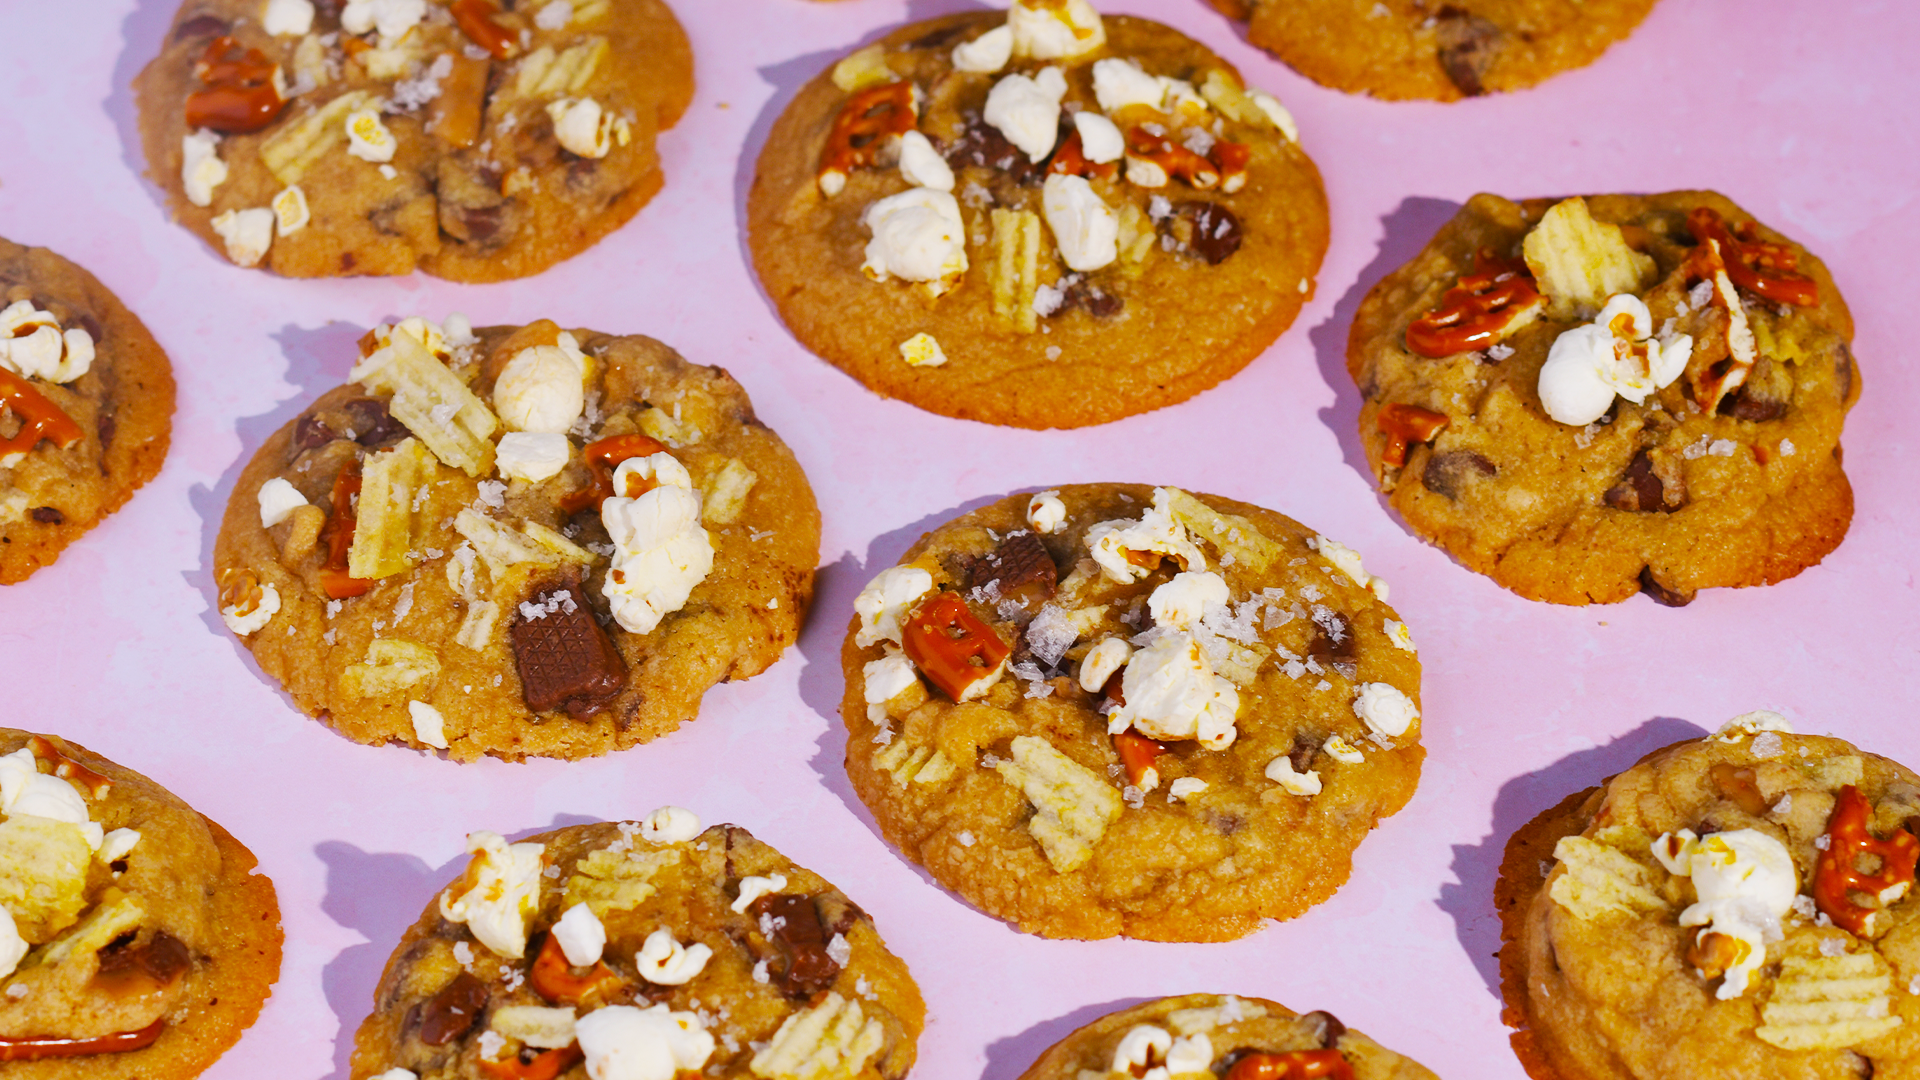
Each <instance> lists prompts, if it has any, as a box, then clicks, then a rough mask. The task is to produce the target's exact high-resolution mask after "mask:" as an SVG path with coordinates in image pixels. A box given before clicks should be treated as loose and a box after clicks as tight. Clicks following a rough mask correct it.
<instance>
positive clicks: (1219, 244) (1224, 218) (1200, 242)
mask: <svg viewBox="0 0 1920 1080" xmlns="http://www.w3.org/2000/svg"><path fill="white" fill-rule="evenodd" d="M1180 213H1181V214H1182V215H1184V216H1185V217H1186V219H1187V220H1188V221H1189V222H1190V223H1191V224H1192V225H1193V237H1192V238H1191V239H1189V240H1188V241H1187V246H1188V247H1189V248H1191V249H1193V253H1194V254H1195V255H1198V256H1200V257H1201V258H1202V259H1205V260H1206V261H1207V265H1208V266H1218V265H1220V264H1221V263H1222V262H1225V261H1226V259H1227V256H1229V255H1232V254H1233V253H1234V252H1236V251H1239V250H1240V240H1241V232H1240V219H1239V218H1238V217H1235V216H1234V213H1233V211H1231V210H1229V209H1227V208H1226V207H1224V206H1222V205H1220V204H1219V203H1215V202H1190V203H1182V204H1181V206H1180Z"/></svg>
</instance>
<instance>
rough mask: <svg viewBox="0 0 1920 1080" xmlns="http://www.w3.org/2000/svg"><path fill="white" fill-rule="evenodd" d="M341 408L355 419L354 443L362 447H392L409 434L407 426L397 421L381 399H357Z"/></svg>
mask: <svg viewBox="0 0 1920 1080" xmlns="http://www.w3.org/2000/svg"><path fill="white" fill-rule="evenodd" d="M340 407H341V408H342V409H345V410H346V411H347V415H348V416H351V417H353V441H354V442H357V443H359V444H360V445H361V446H365V447H369V448H374V449H378V448H380V447H385V446H392V445H394V444H396V443H399V442H400V441H401V440H403V439H405V438H406V437H407V435H408V434H409V432H408V431H407V425H405V424H403V423H401V422H400V421H398V420H395V419H394V418H393V414H392V413H390V412H388V411H387V403H386V402H384V401H381V400H380V399H379V398H355V399H354V400H352V401H349V402H347V403H346V404H345V405H342V406H340Z"/></svg>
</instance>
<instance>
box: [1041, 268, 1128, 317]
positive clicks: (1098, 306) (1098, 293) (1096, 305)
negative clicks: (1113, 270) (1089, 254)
mask: <svg viewBox="0 0 1920 1080" xmlns="http://www.w3.org/2000/svg"><path fill="white" fill-rule="evenodd" d="M1075 276H1076V277H1078V275H1075ZM1126 306H1127V302H1126V301H1125V300H1122V299H1121V298H1119V297H1118V296H1115V295H1113V294H1112V293H1110V292H1108V291H1106V290H1105V289H1102V288H1101V287H1100V286H1098V285H1090V284H1088V283H1087V282H1086V280H1085V279H1081V280H1077V281H1075V282H1074V283H1073V284H1071V285H1069V286H1067V290H1066V292H1064V293H1062V294H1061V295H1060V306H1059V307H1057V308H1055V309H1054V310H1053V311H1052V312H1051V313H1050V314H1049V315H1048V316H1047V317H1048V318H1058V317H1060V316H1062V315H1065V314H1066V313H1067V312H1069V311H1072V310H1073V309H1074V308H1085V309H1086V310H1087V314H1089V315H1091V316H1093V317H1094V318H1096V319H1111V318H1113V317H1114V316H1115V315H1118V314H1120V312H1121V310H1122V309H1124V308H1125V307H1126Z"/></svg>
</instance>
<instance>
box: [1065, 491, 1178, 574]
mask: <svg viewBox="0 0 1920 1080" xmlns="http://www.w3.org/2000/svg"><path fill="white" fill-rule="evenodd" d="M1173 492H1174V489H1172V488H1155V489H1154V492H1153V505H1152V506H1150V507H1148V509H1147V511H1146V512H1145V513H1144V514H1142V515H1141V517H1140V520H1139V521H1137V522H1135V521H1127V520H1124V519H1122V520H1116V521H1102V522H1099V523H1098V524H1095V525H1093V526H1090V527H1089V528H1088V529H1087V537H1086V539H1087V547H1088V548H1089V549H1091V553H1092V555H1093V561H1094V562H1095V563H1098V564H1099V566H1100V569H1101V570H1102V571H1103V572H1105V574H1106V576H1107V578H1108V579H1109V580H1111V581H1115V582H1118V583H1120V584H1123V585H1124V584H1128V583H1131V582H1134V581H1138V580H1139V579H1141V578H1143V577H1146V576H1147V575H1148V574H1149V573H1151V572H1152V569H1153V567H1152V565H1151V564H1148V565H1141V564H1140V563H1137V562H1134V561H1133V560H1132V559H1130V558H1129V557H1128V555H1129V553H1139V554H1145V555H1153V554H1160V555H1166V556H1169V557H1171V558H1172V559H1174V561H1176V562H1178V563H1179V564H1180V568H1181V569H1182V570H1205V569H1206V568H1207V557H1206V556H1205V555H1204V554H1202V553H1201V551H1200V549H1199V548H1198V547H1196V546H1195V545H1194V543H1193V540H1192V538H1190V537H1189V536H1188V535H1187V530H1186V528H1185V526H1183V525H1182V524H1181V523H1180V522H1178V521H1175V520H1174V516H1173V511H1172V509H1171V501H1172V498H1173ZM1181 494H1184V492H1182V493H1181Z"/></svg>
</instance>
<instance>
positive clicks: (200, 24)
mask: <svg viewBox="0 0 1920 1080" xmlns="http://www.w3.org/2000/svg"><path fill="white" fill-rule="evenodd" d="M228 29H229V25H228V23H227V20H225V19H223V18H221V17H220V16H218V15H195V16H194V17H193V18H191V19H188V20H187V21H186V22H183V23H181V24H180V28H179V29H178V30H175V31H174V32H173V40H175V41H191V40H193V39H194V38H209V37H219V36H220V35H221V34H224V33H226V32H227V30H228Z"/></svg>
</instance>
